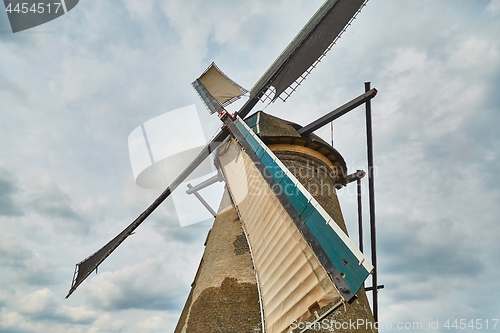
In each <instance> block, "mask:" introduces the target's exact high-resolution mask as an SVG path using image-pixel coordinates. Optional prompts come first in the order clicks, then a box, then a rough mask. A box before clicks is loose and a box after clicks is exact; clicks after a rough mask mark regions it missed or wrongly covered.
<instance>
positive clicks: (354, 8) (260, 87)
mask: <svg viewBox="0 0 500 333" xmlns="http://www.w3.org/2000/svg"><path fill="white" fill-rule="evenodd" d="M366 2H367V0H327V1H325V3H324V4H323V5H322V6H321V8H320V9H319V10H318V11H317V12H316V13H315V14H314V15H313V17H312V18H311V19H310V20H309V22H308V23H307V24H306V25H305V26H304V28H302V30H301V31H300V32H299V34H298V35H297V36H296V37H295V38H294V39H293V40H292V42H291V43H290V44H289V45H288V46H287V47H286V49H285V50H284V51H283V52H282V53H281V55H280V56H279V57H278V58H277V59H276V61H275V62H274V63H273V64H272V65H271V67H269V69H268V70H267V71H266V73H265V74H264V75H263V76H262V77H261V78H260V80H259V81H258V82H257V83H256V84H255V86H254V87H253V88H252V90H251V92H250V97H255V96H259V97H260V96H262V95H263V94H264V93H265V92H266V91H267V90H268V89H269V88H270V87H271V86H272V87H273V88H274V91H275V92H274V96H273V97H270V96H269V98H272V101H273V102H274V101H275V100H276V99H277V98H278V97H280V96H281V94H282V93H283V92H285V91H286V90H287V89H288V88H290V89H289V92H288V93H286V92H285V94H286V96H285V97H284V98H283V99H284V100H285V99H286V98H287V97H288V96H290V94H291V93H292V92H293V91H294V90H295V88H296V87H297V86H298V85H299V84H300V82H301V81H302V80H304V79H305V77H306V76H307V75H308V74H309V73H310V71H311V70H312V69H313V68H314V67H315V66H316V64H317V63H318V62H319V61H320V60H321V58H322V57H323V56H324V55H325V54H326V53H327V52H328V51H329V50H330V48H331V47H332V45H333V44H335V42H336V40H337V39H338V38H340V36H341V35H342V33H343V32H344V31H345V29H346V28H347V26H348V25H349V24H350V22H351V21H352V20H353V19H354V18H355V17H356V15H357V14H358V13H359V11H360V10H361V9H362V8H363V6H364V5H365V3H366ZM294 83H295V84H294ZM264 99H265V98H264Z"/></svg>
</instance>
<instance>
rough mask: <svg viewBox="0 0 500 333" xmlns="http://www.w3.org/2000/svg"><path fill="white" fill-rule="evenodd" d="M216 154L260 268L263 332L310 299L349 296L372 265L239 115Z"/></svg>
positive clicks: (299, 312) (275, 328)
mask: <svg viewBox="0 0 500 333" xmlns="http://www.w3.org/2000/svg"><path fill="white" fill-rule="evenodd" d="M225 124H226V125H227V126H228V127H229V129H230V131H231V133H232V134H233V136H234V137H235V138H236V140H237V142H238V143H239V145H241V148H243V149H244V150H242V149H241V148H240V147H239V146H237V145H236V144H235V142H236V141H232V142H230V143H227V144H226V145H227V147H225V148H224V149H221V151H222V152H221V153H220V154H219V159H220V161H221V166H222V170H223V172H224V175H225V178H226V181H227V183H228V186H229V189H230V191H231V193H232V195H233V200H234V201H235V204H236V205H237V207H238V210H239V212H240V215H241V217H242V221H243V223H244V225H245V229H246V230H247V232H248V239H249V243H250V247H251V249H252V252H253V253H254V265H255V268H256V271H257V274H258V276H259V281H261V282H260V288H261V295H262V296H261V297H262V303H263V307H264V317H265V323H266V330H267V332H284V331H285V330H286V329H287V328H288V327H289V325H290V323H291V322H292V321H293V320H299V321H300V320H303V319H305V318H307V317H308V316H309V314H310V308H311V306H313V305H314V304H316V303H317V304H318V305H319V306H320V307H323V306H325V305H328V304H331V303H333V302H334V301H335V299H337V300H339V299H341V298H342V299H343V300H345V301H350V300H351V299H352V298H353V297H354V294H355V293H356V292H357V291H358V290H359V288H360V287H361V285H362V284H363V282H364V280H365V279H366V278H367V277H368V275H369V274H370V272H371V271H372V270H373V266H372V265H371V264H370V263H369V260H368V259H367V258H366V257H365V256H364V255H363V254H362V253H361V252H360V251H359V250H358V249H357V248H356V246H355V245H354V244H353V243H352V241H351V240H350V239H349V238H348V236H347V235H346V234H345V233H344V232H343V231H342V229H341V228H340V227H339V226H338V225H337V223H336V222H335V221H333V219H332V218H331V217H330V216H329V215H328V213H327V212H326V211H325V210H324V209H323V208H322V207H321V205H319V203H318V202H317V201H316V199H315V198H314V197H313V196H312V195H311V194H310V193H309V192H308V191H307V190H306V189H305V188H304V186H302V185H301V183H299V182H298V180H297V179H296V178H295V177H294V176H293V174H292V173H291V172H290V171H289V170H288V169H287V168H286V167H285V166H284V165H283V163H282V162H281V161H280V160H279V159H278V158H277V157H276V156H275V155H274V154H273V152H272V151H271V150H270V149H269V148H268V147H267V146H266V145H265V144H264V143H263V142H262V141H261V139H260V138H259V137H258V136H257V135H256V134H254V132H253V131H252V130H251V129H250V128H249V127H248V126H247V125H246V124H245V123H244V122H243V121H242V120H241V118H239V117H238V118H236V120H234V123H233V122H232V120H227V121H225Z"/></svg>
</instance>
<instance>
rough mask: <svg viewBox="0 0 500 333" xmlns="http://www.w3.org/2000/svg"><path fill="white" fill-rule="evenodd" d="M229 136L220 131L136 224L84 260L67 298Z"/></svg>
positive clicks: (78, 265) (76, 272) (77, 269)
mask: <svg viewBox="0 0 500 333" xmlns="http://www.w3.org/2000/svg"><path fill="white" fill-rule="evenodd" d="M227 136H228V132H227V131H220V132H219V133H218V134H217V135H216V136H215V137H214V138H213V139H212V140H211V141H210V142H209V143H208V144H207V145H206V146H205V148H203V150H202V151H201V152H200V153H199V154H198V156H197V157H196V158H195V159H194V160H193V161H192V162H191V163H190V164H189V165H188V166H187V168H186V169H185V170H184V171H183V172H182V173H181V174H180V175H179V176H177V178H176V179H175V180H174V181H173V182H172V184H170V186H169V187H167V188H166V189H165V191H163V193H161V194H160V196H159V197H158V198H157V199H156V200H155V201H154V202H153V203H152V204H151V205H150V206H149V207H148V208H147V209H146V210H145V211H144V212H142V214H141V215H139V216H138V217H137V218H136V219H135V220H134V222H132V223H131V224H130V225H129V226H128V227H126V228H125V229H124V230H123V231H122V232H121V233H119V234H118V235H117V236H116V237H115V238H113V239H112V240H111V241H110V242H109V243H107V244H106V245H104V246H103V247H102V248H101V249H100V250H98V251H97V252H95V253H94V254H92V255H91V256H89V257H88V258H86V259H84V260H82V261H81V262H79V263H78V264H76V267H75V273H74V275H73V281H72V283H71V288H70V290H69V292H68V295H67V296H66V298H68V297H69V296H70V295H71V294H72V293H73V292H74V291H75V290H76V288H78V286H79V285H80V284H81V283H82V282H83V281H84V280H85V279H86V278H87V277H88V276H89V275H90V273H92V272H93V271H94V270H95V271H96V272H97V267H98V266H99V265H100V264H101V263H102V262H103V261H104V260H105V259H106V258H107V257H108V256H109V255H110V254H111V253H112V252H113V251H114V250H115V249H116V248H117V247H118V246H119V245H120V244H121V243H123V241H124V240H125V239H126V238H127V237H128V236H130V235H131V234H132V233H133V232H134V230H135V229H137V227H138V226H139V225H141V223H142V222H144V220H145V219H146V218H147V217H148V216H149V215H151V213H152V212H153V211H154V210H155V209H156V208H158V206H159V205H160V204H161V203H162V202H163V201H165V199H166V198H168V196H169V195H170V194H171V193H172V192H173V191H174V190H175V189H176V188H177V186H179V185H180V184H181V183H182V182H183V181H184V180H185V179H186V178H187V177H188V176H189V175H190V174H191V172H193V171H194V170H195V169H196V168H197V167H198V166H199V165H200V164H201V163H202V162H203V161H204V160H205V159H206V158H207V157H208V156H209V155H210V154H211V153H212V151H214V149H215V148H217V146H218V145H219V144H220V143H221V142H222V141H224V139H225V138H226V137H227Z"/></svg>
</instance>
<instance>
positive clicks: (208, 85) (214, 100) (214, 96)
mask: <svg viewBox="0 0 500 333" xmlns="http://www.w3.org/2000/svg"><path fill="white" fill-rule="evenodd" d="M192 86H193V87H194V89H195V90H196V92H197V93H198V95H199V96H200V98H201V100H202V101H203V103H204V104H205V106H206V107H207V109H208V111H209V112H210V113H216V112H217V113H218V112H221V111H222V107H225V106H228V105H229V104H231V103H233V102H234V101H236V100H238V99H239V98H240V97H241V96H242V95H243V94H246V93H247V92H248V90H246V89H245V88H243V87H242V86H240V85H239V84H237V83H236V82H234V81H233V80H231V79H230V78H229V77H228V76H227V75H226V74H224V73H223V72H222V71H221V70H220V69H219V68H218V67H217V65H215V63H214V62H212V64H211V65H210V66H209V67H208V68H207V69H206V70H205V72H203V74H201V76H200V77H199V78H198V79H196V80H195V81H194V82H193V83H192Z"/></svg>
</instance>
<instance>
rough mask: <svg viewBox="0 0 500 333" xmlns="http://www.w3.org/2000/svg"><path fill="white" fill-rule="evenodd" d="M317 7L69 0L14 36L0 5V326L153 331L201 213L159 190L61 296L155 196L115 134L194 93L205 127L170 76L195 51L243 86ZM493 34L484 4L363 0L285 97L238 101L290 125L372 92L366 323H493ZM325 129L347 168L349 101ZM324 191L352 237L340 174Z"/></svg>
mask: <svg viewBox="0 0 500 333" xmlns="http://www.w3.org/2000/svg"><path fill="white" fill-rule="evenodd" d="M321 4H322V1H321V0H308V1H305V0H288V1H282V0H277V1H273V2H272V3H270V2H268V1H263V0H254V1H252V2H251V3H250V2H242V1H228V0H213V1H201V0H193V1H189V2H187V1H180V0H171V1H155V0H150V1H138V0H123V1H89V0H82V1H80V2H79V4H78V5H77V6H76V7H75V8H74V9H73V10H71V11H70V12H68V13H67V14H66V15H63V16H61V17H59V18H57V19H55V20H53V21H51V22H48V23H46V24H44V25H41V26H38V27H35V28H32V29H29V30H26V31H24V32H19V33H16V34H13V33H12V31H11V30H10V26H9V23H8V18H7V15H6V13H5V12H3V11H1V12H0V286H1V287H0V332H2V333H21V332H22V333H27V332H30V333H32V332H33V333H38V332H53V333H58V332H64V333H80V332H124V333H128V332H146V333H149V332H151V333H153V332H154V333H156V332H169V331H173V329H174V327H175V325H176V323H177V320H178V317H179V315H180V312H181V310H182V307H183V305H184V302H185V300H186V298H187V295H188V293H189V289H190V285H191V283H192V281H193V279H194V275H195V272H196V269H197V267H198V264H199V261H200V259H201V255H202V253H203V242H204V240H205V237H206V234H207V232H208V230H209V228H210V223H211V221H210V220H209V221H205V222H203V223H198V224H193V225H191V226H188V227H183V228H181V227H180V224H179V221H178V219H177V215H176V212H175V208H174V204H173V202H172V201H171V200H167V201H166V202H165V203H164V204H162V206H161V207H160V208H159V209H158V210H157V211H156V212H155V213H153V215H152V216H151V217H150V218H149V219H148V220H147V221H146V222H145V223H144V224H143V225H141V227H140V228H139V229H138V230H137V232H136V234H134V235H133V236H131V237H129V239H127V240H126V241H125V242H124V243H123V244H122V245H121V246H120V247H119V248H118V249H117V250H116V251H115V252H114V253H113V254H112V255H111V256H110V257H109V258H108V259H107V260H106V261H105V262H104V263H103V264H102V265H101V266H100V267H99V272H98V274H93V275H91V276H90V277H89V278H88V280H87V281H86V282H84V283H83V284H82V285H81V286H80V287H79V288H78V289H77V290H76V292H75V293H74V294H73V295H72V296H71V297H70V298H69V299H65V298H64V297H65V296H66V294H67V291H68V290H69V287H70V284H71V278H72V276H73V270H74V265H75V264H76V263H77V262H79V261H81V260H83V259H84V258H86V257H87V256H88V255H90V254H92V253H93V252H95V251H96V250H98V249H99V248H100V247H101V246H102V245H104V244H105V243H107V242H108V241H109V240H110V239H111V238H113V237H114V236H115V235H116V234H117V233H119V232H120V231H121V230H122V229H123V228H125V227H126V226H127V225H128V224H129V223H130V222H132V221H133V220H134V219H135V218H136V217H137V215H139V214H140V213H141V212H142V211H143V210H144V209H145V208H146V207H147V205H149V204H150V203H151V202H152V201H153V200H154V199H155V198H156V196H157V195H158V194H159V193H160V191H161V190H151V189H149V190H148V189H143V188H140V187H138V186H137V185H136V184H135V181H134V176H133V173H132V168H131V162H130V157H129V152H128V141H127V140H128V136H129V135H130V133H131V132H132V131H133V130H134V129H135V128H137V127H138V126H140V125H141V124H142V123H144V122H146V121H148V120H149V119H152V118H154V117H157V116H159V115H162V114H164V113H165V112H168V111H170V110H174V109H178V108H181V107H184V106H188V105H192V104H195V105H196V108H197V109H198V111H199V112H200V114H206V119H205V118H204V120H203V121H202V123H203V126H204V130H205V131H206V132H205V136H206V138H207V139H208V138H210V137H211V136H212V135H213V134H214V133H215V132H216V130H217V128H218V126H219V121H218V120H217V119H216V118H215V117H209V116H208V113H205V110H204V107H203V105H202V103H201V102H200V101H199V100H198V97H197V95H196V93H195V92H194V90H193V89H192V88H191V86H190V83H191V82H192V81H193V80H194V79H195V78H197V77H198V76H199V75H200V74H201V73H202V72H203V71H204V69H205V68H206V67H208V65H209V64H210V63H211V62H212V61H215V62H216V63H217V65H218V66H219V67H220V68H221V69H222V70H223V71H224V72H225V73H226V74H227V75H229V76H230V77H231V78H232V79H233V80H235V81H236V82H238V83H239V84H240V85H242V86H243V87H245V88H247V89H250V88H251V87H252V86H253V84H254V83H255V82H256V81H257V80H258V79H259V77H260V76H261V75H262V74H263V73H264V71H265V70H266V69H267V68H268V67H269V66H270V65H271V63H272V62H273V61H274V59H275V58H276V57H277V56H278V55H279V54H280V52H281V51H282V50H283V49H284V48H285V47H286V45H287V44H288V43H289V42H290V41H291V39H292V38H293V37H294V36H295V35H296V33H297V32H298V31H299V30H300V28H301V27H302V26H303V25H304V24H305V23H306V22H307V20H308V19H309V17H310V16H311V15H312V14H313V13H314V12H315V11H316V10H317V9H318V8H319V6H320V5H321ZM498 36H500V1H498V0H491V1H487V0H433V1H430V0H427V1H425V0H424V1H410V0H371V1H369V2H368V4H367V6H366V7H365V8H364V9H363V11H362V12H361V13H360V14H359V16H358V17H357V18H356V20H354V22H353V24H352V26H350V27H349V28H348V30H347V31H346V33H345V34H344V35H343V36H342V38H341V39H340V40H339V41H338V43H337V45H335V46H334V47H333V48H332V50H331V51H330V52H329V53H328V55H327V56H326V58H324V59H323V61H322V62H321V63H320V65H319V66H318V68H317V69H316V70H314V71H313V72H312V74H311V75H310V76H309V77H308V78H307V79H306V80H305V81H304V82H303V83H302V85H301V86H300V87H299V89H298V90H297V91H296V92H295V93H294V94H293V95H292V96H291V97H290V98H289V99H288V100H287V101H286V103H282V102H281V101H277V102H276V103H274V104H271V105H269V106H266V105H264V104H259V105H257V107H256V108H255V109H254V110H258V109H264V108H265V112H268V113H270V114H273V115H275V116H278V117H282V118H285V119H287V120H291V121H294V122H296V123H299V124H302V125H305V124H307V123H309V122H310V121H312V120H314V119H316V118H318V117H320V116H321V115H323V114H325V113H326V112H328V111H331V110H333V109H335V108H336V107H338V106H340V105H342V104H344V103H345V102H347V101H349V100H351V99H353V98H354V97H357V96H358V95H360V94H361V93H363V91H364V85H363V84H364V82H365V81H371V82H372V87H375V88H377V89H378V91H379V93H378V95H377V96H376V97H375V98H374V99H373V100H372V109H373V131H374V133H373V140H374V156H375V157H374V162H375V191H376V193H375V196H376V221H377V242H378V273H379V275H378V280H379V283H380V284H383V285H384V286H385V288H384V289H383V290H381V291H380V292H379V302H380V303H379V317H380V325H381V330H380V331H381V332H388V331H397V330H396V329H394V326H395V325H397V324H398V323H403V324H404V323H414V322H416V323H418V322H421V323H423V325H424V328H425V327H426V325H428V323H429V322H436V321H438V323H439V326H438V328H437V329H435V330H433V331H436V332H449V331H453V329H451V330H449V329H447V328H445V327H444V324H445V323H446V321H447V320H450V322H449V324H450V325H452V323H453V321H454V320H455V319H458V320H460V319H465V320H466V323H467V324H469V323H470V321H471V320H474V325H476V326H475V327H474V329H473V327H469V326H468V327H466V328H465V329H464V330H460V331H461V332H475V331H478V329H477V328H478V326H477V323H478V321H479V323H482V324H483V327H482V331H490V330H493V323H494V322H495V321H494V319H498V318H499V317H500V291H499V288H498V287H497V286H496V285H495V281H497V280H498V278H497V277H498V276H500V242H499V241H498V239H500V227H499V225H498V222H499V218H498V216H500V208H499V207H500V205H499V202H500V176H499V174H498V172H497V167H498V165H500V155H499V152H500V145H499V142H500V131H499V130H498V124H499V123H500V110H499V109H500V108H499V105H500V94H499V93H498V92H499V91H500V39H499V38H498ZM185 121H190V120H189V119H186V120H185ZM317 134H319V135H321V136H322V137H323V138H325V140H327V141H330V130H329V127H327V128H323V129H320V130H318V132H317ZM334 135H335V138H334V139H335V147H336V149H338V150H339V152H340V153H341V154H342V155H343V156H344V159H345V160H346V163H347V165H348V168H349V171H352V172H354V171H355V170H357V169H363V170H366V136H365V118H364V110H363V108H358V109H356V110H353V111H351V112H350V113H349V114H347V115H345V116H343V117H342V118H340V119H339V120H336V121H335V134H334ZM363 187H364V190H365V192H364V203H363V204H364V220H365V223H367V222H366V221H368V214H367V211H368V210H367V207H368V204H367V195H366V193H367V192H366V189H367V183H366V179H365V180H364V182H363ZM339 198H340V203H341V206H342V209H343V213H344V218H345V220H346V223H347V226H348V229H349V232H350V234H351V235H352V239H353V240H354V241H355V242H356V243H357V241H358V240H357V229H356V221H357V216H356V214H357V211H356V194H355V186H354V185H350V186H348V187H346V188H344V189H342V190H341V191H339ZM200 209H202V208H200ZM367 228H368V226H367V224H365V230H366V229H367ZM365 236H366V238H365V246H366V244H367V242H368V235H365ZM368 253H369V251H368ZM369 284H370V281H368V282H367V285H369ZM486 320H489V322H488V323H489V328H488V330H487V329H486V324H485V323H486ZM391 325H392V326H393V329H392V330H391V329H390V326H391ZM496 329H497V330H498V329H500V324H498V325H497V327H496ZM427 331H429V330H427ZM479 331H481V330H479Z"/></svg>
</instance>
